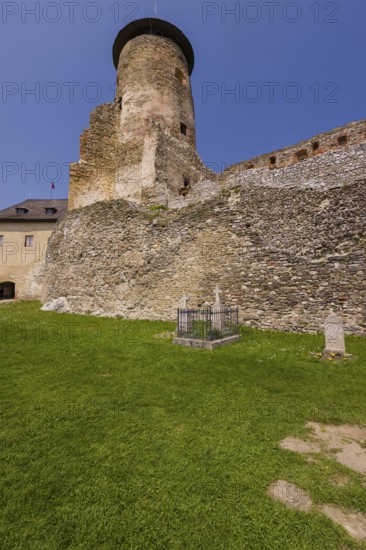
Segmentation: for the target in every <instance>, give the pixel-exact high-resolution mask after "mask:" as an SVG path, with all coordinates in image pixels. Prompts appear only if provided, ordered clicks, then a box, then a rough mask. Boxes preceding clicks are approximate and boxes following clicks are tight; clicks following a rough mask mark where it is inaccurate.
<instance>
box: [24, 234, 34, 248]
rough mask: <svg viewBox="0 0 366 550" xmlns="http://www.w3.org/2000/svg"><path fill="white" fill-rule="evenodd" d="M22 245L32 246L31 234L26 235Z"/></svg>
mask: <svg viewBox="0 0 366 550" xmlns="http://www.w3.org/2000/svg"><path fill="white" fill-rule="evenodd" d="M24 246H26V247H27V248H29V247H31V246H33V235H26V237H25V242H24Z"/></svg>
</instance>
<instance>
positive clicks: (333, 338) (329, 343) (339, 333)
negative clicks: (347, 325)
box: [323, 315, 346, 357]
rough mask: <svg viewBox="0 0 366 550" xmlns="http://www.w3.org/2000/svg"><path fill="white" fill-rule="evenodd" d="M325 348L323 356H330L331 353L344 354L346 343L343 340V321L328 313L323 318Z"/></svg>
mask: <svg viewBox="0 0 366 550" xmlns="http://www.w3.org/2000/svg"><path fill="white" fill-rule="evenodd" d="M324 328H325V349H324V352H323V356H324V357H330V356H331V355H332V354H335V355H341V356H342V355H345V353H346V345H345V341H344V329H343V322H342V319H341V318H340V317H338V316H337V315H330V316H329V317H327V318H326V319H325V323H324Z"/></svg>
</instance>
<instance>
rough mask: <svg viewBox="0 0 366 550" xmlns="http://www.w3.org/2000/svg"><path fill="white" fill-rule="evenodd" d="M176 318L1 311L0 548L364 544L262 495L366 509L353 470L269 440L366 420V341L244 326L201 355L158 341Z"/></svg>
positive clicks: (30, 306) (21, 308)
mask: <svg viewBox="0 0 366 550" xmlns="http://www.w3.org/2000/svg"><path fill="white" fill-rule="evenodd" d="M174 328H175V327H174V324H173V323H163V322H148V321H124V320H117V319H96V318H92V317H87V316H77V315H58V314H55V313H46V312H40V311H39V304H38V303H36V302H30V303H24V302H23V303H12V304H6V305H5V304H2V305H0V341H1V348H0V349H1V351H0V359H1V361H0V377H1V380H0V387H1V390H0V391H1V395H0V404H1V416H0V434H1V444H0V452H1V460H0V469H1V476H0V505H1V506H0V508H1V517H0V547H1V548H2V549H10V548H11V549H13V548H15V549H37V550H40V549H45V550H46V549H47V550H48V549H63V548H71V549H76V548H78V549H79V548H80V549H81V548H83V549H94V548H95V549H97V548H98V549H99V548H102V549H114V548H129V549H138V548H146V549H151V548H161V549H163V548H164V549H165V548H169V549H170V548H174V549H175V548H177V549H178V548H179V549H180V548H184V549H201V548H203V549H206V548H207V549H241V548H244V549H248V550H252V549H281V550H283V549H297V550H298V549H312V550H314V549H319V550H326V549H332V550H334V549H339V550H341V549H346V548H348V549H353V548H366V544H365V543H364V544H363V545H362V544H357V543H356V542H354V541H353V539H351V538H350V537H349V536H348V535H347V533H346V532H345V531H344V530H343V529H342V528H341V527H339V526H337V525H336V524H334V523H332V522H331V521H330V520H328V519H327V518H325V517H324V516H322V515H320V514H318V513H317V512H310V513H303V512H299V511H294V510H290V509H287V508H286V507H284V506H283V505H282V504H280V503H277V502H273V501H272V500H271V499H270V498H269V497H268V496H267V488H268V486H269V485H270V483H271V482H273V481H275V480H278V479H285V480H287V481H289V482H291V483H295V484H296V485H298V486H299V487H301V488H302V489H304V490H306V491H308V492H309V494H310V495H311V498H312V500H313V502H314V503H316V504H317V503H329V504H334V505H337V506H341V507H346V508H350V509H352V510H357V511H361V512H363V513H366V490H365V488H364V487H363V486H362V483H361V476H359V475H358V474H356V473H354V472H352V471H351V470H348V469H347V468H345V467H343V466H341V465H340V464H338V463H336V462H335V461H333V460H329V459H326V458H325V457H322V456H321V455H317V458H316V460H315V462H313V463H309V462H307V460H306V457H305V456H303V455H298V454H295V453H292V452H290V451H284V450H282V449H280V448H279V446H278V443H279V441H281V440H282V439H284V438H285V437H287V436H291V435H293V436H303V435H304V434H306V433H307V432H306V429H305V428H304V425H305V423H306V422H307V421H309V420H313V421H318V422H327V423H336V424H338V423H355V424H361V425H366V399H365V396H366V376H365V374H366V372H365V371H366V369H365V366H366V340H365V338H357V337H348V338H347V351H348V352H349V353H352V354H353V355H354V359H353V360H352V361H342V362H332V361H328V362H325V361H322V360H320V359H318V358H317V357H315V356H314V355H312V354H311V353H312V352H320V351H322V349H323V347H324V341H323V337H322V336H321V335H318V336H317V335H295V334H283V333H277V332H260V331H256V330H253V329H247V328H245V329H243V338H242V341H241V343H239V344H235V345H233V346H230V347H226V348H221V349H218V350H216V351H213V352H210V351H206V350H193V349H189V348H181V347H178V346H173V345H172V342H171V340H170V339H168V338H156V336H155V335H156V334H159V333H162V332H166V331H171V330H174ZM345 474H346V475H347V476H348V477H349V478H350V483H349V484H348V485H347V486H345V487H341V488H335V487H334V486H333V485H332V483H331V481H332V479H334V478H335V477H336V476H337V475H345Z"/></svg>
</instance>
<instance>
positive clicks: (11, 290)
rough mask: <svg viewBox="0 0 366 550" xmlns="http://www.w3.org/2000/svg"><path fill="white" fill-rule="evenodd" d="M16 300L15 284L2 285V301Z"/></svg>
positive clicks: (0, 288) (0, 285) (0, 286)
mask: <svg viewBox="0 0 366 550" xmlns="http://www.w3.org/2000/svg"><path fill="white" fill-rule="evenodd" d="M14 298H15V284H14V283H0V300H13V299H14Z"/></svg>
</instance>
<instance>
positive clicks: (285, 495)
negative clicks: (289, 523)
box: [268, 479, 312, 512]
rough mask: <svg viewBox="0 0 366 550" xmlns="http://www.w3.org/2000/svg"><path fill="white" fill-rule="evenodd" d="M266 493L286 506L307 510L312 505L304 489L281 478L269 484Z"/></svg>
mask: <svg viewBox="0 0 366 550" xmlns="http://www.w3.org/2000/svg"><path fill="white" fill-rule="evenodd" d="M268 494H269V496H270V497H271V498H273V500H278V501H280V502H282V503H283V504H284V505H285V506H287V507H288V508H296V509H297V510H302V511H303V512H308V511H309V510H310V509H311V506H312V502H311V499H310V497H309V495H308V494H307V492H306V491H303V490H302V489H300V488H299V487H297V486H296V485H294V484H293V483H289V482H288V481H283V480H282V479H280V480H278V481H276V482H275V483H272V484H271V485H270V487H269V489H268Z"/></svg>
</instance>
